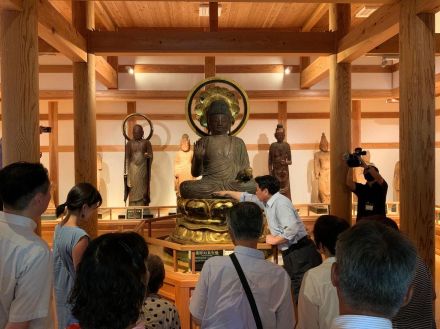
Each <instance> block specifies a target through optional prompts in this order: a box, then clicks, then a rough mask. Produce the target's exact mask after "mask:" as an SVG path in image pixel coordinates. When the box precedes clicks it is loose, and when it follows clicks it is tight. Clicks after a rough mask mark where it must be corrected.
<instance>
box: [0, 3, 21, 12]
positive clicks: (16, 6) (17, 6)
mask: <svg viewBox="0 0 440 329" xmlns="http://www.w3.org/2000/svg"><path fill="white" fill-rule="evenodd" d="M22 9H23V0H1V1H0V10H19V11H21V10H22Z"/></svg>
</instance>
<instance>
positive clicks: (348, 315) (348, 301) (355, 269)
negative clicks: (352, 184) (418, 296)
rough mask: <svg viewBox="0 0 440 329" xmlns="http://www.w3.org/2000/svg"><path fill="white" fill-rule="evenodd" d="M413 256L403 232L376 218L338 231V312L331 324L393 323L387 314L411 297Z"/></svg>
mask: <svg viewBox="0 0 440 329" xmlns="http://www.w3.org/2000/svg"><path fill="white" fill-rule="evenodd" d="M416 256H417V253H416V249H415V247H414V245H413V244H412V243H411V242H410V241H409V240H408V239H407V238H406V237H404V236H403V235H402V234H400V233H399V232H397V231H395V230H392V229H391V228H389V227H386V226H385V225H383V224H381V223H378V222H375V221H367V220H365V221H362V222H359V223H357V224H356V225H355V226H353V227H352V228H351V229H349V230H347V231H345V232H344V233H342V234H341V235H339V238H338V242H337V244H336V262H335V263H334V264H333V268H332V282H333V284H334V286H335V287H336V290H337V292H338V297H339V313H340V316H339V317H337V318H336V319H335V320H334V321H333V325H332V329H352V328H356V329H370V328H371V329H373V328H374V329H391V328H392V324H391V319H392V318H393V316H394V315H395V314H396V313H397V312H398V311H399V308H400V307H401V306H402V305H405V304H406V303H408V301H409V300H410V298H411V293H412V288H411V287H410V285H411V281H412V279H413V275H414V271H415V265H416Z"/></svg>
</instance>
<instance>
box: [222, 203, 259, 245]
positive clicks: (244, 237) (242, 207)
mask: <svg viewBox="0 0 440 329" xmlns="http://www.w3.org/2000/svg"><path fill="white" fill-rule="evenodd" d="M227 222H228V227H229V233H230V235H231V238H232V240H233V241H234V243H235V242H236V241H238V240H241V241H257V240H258V238H259V237H260V235H261V233H262V231H263V214H262V212H261V209H260V207H258V206H257V205H256V204H255V203H253V202H240V203H237V204H236V205H234V206H233V207H232V208H231V209H230V210H229V213H228V215H227Z"/></svg>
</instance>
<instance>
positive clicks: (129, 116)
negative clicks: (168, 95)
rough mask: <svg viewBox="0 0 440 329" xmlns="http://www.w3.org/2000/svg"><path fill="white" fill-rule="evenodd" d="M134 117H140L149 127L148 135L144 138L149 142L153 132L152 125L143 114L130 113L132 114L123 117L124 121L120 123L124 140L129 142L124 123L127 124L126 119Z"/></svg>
mask: <svg viewBox="0 0 440 329" xmlns="http://www.w3.org/2000/svg"><path fill="white" fill-rule="evenodd" d="M136 116H139V117H142V118H143V119H145V120H146V121H147V122H148V124H149V125H150V133H149V134H148V136H147V138H146V139H147V140H149V139H150V138H151V136H153V132H154V128H153V123H152V122H151V120H150V119H149V118H148V117H147V116H146V115H145V114H142V113H132V114H129V115H127V116H126V117H125V119H124V121H123V122H122V134H123V135H124V138H125V139H126V140H131V139H130V137H128V135H127V131H126V130H127V129H126V123H127V120H128V119H130V118H132V117H136Z"/></svg>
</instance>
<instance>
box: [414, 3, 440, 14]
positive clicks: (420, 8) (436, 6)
mask: <svg viewBox="0 0 440 329" xmlns="http://www.w3.org/2000/svg"><path fill="white" fill-rule="evenodd" d="M439 11H440V0H419V1H418V4H417V13H419V14H420V13H432V14H435V13H437V12H439Z"/></svg>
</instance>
